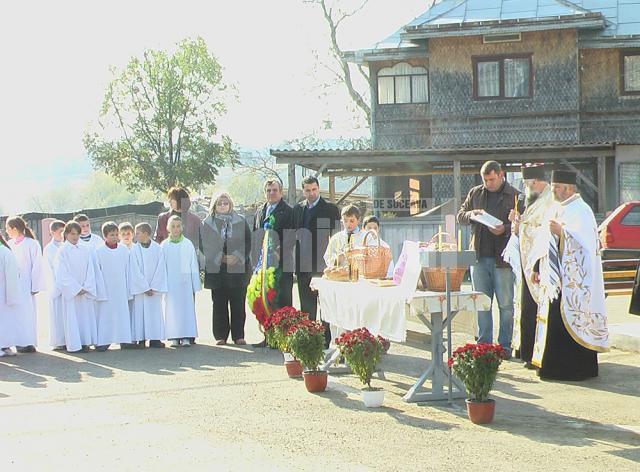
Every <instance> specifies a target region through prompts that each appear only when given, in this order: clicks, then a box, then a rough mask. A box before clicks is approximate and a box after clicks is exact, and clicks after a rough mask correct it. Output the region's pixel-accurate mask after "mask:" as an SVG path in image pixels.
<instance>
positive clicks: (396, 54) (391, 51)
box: [342, 46, 429, 64]
mask: <svg viewBox="0 0 640 472" xmlns="http://www.w3.org/2000/svg"><path fill="white" fill-rule="evenodd" d="M428 55H429V53H428V52H427V48H425V47H421V46H415V47H404V48H387V49H360V50H357V51H345V52H344V53H343V54H342V57H343V58H344V59H345V60H346V61H347V62H352V63H355V64H366V63H369V62H377V61H395V60H405V59H416V58H425V57H428Z"/></svg>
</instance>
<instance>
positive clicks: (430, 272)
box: [420, 267, 467, 292]
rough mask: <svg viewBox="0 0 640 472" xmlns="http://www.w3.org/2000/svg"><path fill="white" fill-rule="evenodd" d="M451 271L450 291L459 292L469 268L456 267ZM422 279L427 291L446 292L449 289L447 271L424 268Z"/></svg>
mask: <svg viewBox="0 0 640 472" xmlns="http://www.w3.org/2000/svg"><path fill="white" fill-rule="evenodd" d="M449 271H450V272H449V282H450V284H451V285H450V287H449V290H451V291H452V292H458V291H459V290H460V286H461V285H462V281H463V280H464V274H466V273H467V267H455V268H453V269H449ZM420 278H421V279H422V283H423V285H424V287H425V288H426V289H427V290H430V291H432V292H444V291H446V289H447V288H446V285H447V282H446V270H445V269H435V268H432V267H423V269H422V273H421V274H420Z"/></svg>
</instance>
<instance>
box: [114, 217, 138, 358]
mask: <svg viewBox="0 0 640 472" xmlns="http://www.w3.org/2000/svg"><path fill="white" fill-rule="evenodd" d="M118 240H119V241H120V244H122V245H123V246H125V247H126V248H127V249H129V251H131V248H132V247H133V225H132V224H131V223H129V222H128V221H125V222H124V223H120V224H119V225H118ZM129 318H130V320H131V339H133V343H131V344H129V343H121V344H120V349H129V348H132V349H133V348H137V347H143V346H138V344H139V343H137V342H136V340H135V337H134V336H133V334H134V331H133V299H132V298H130V299H129Z"/></svg>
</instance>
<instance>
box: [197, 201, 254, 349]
mask: <svg viewBox="0 0 640 472" xmlns="http://www.w3.org/2000/svg"><path fill="white" fill-rule="evenodd" d="M200 250H201V251H202V253H203V254H204V269H205V278H204V286H205V288H208V289H210V290H211V300H212V301H213V337H214V338H215V339H216V344H217V345H219V346H220V345H224V344H226V343H227V338H228V337H229V331H231V339H232V340H233V342H234V343H235V344H239V345H244V344H246V342H245V340H244V323H245V318H246V312H245V298H246V294H247V285H248V283H249V278H250V276H251V229H250V228H249V224H248V223H247V221H246V220H245V219H244V217H242V216H241V215H239V214H238V213H236V212H235V211H234V210H233V200H231V197H230V196H229V194H227V193H222V194H220V195H218V197H217V198H215V199H213V201H212V202H211V211H210V215H209V216H208V217H206V218H205V219H204V220H203V221H202V226H201V228H200ZM229 309H230V310H231V322H229Z"/></svg>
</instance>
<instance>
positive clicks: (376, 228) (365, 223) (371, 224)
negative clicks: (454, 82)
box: [362, 215, 395, 279]
mask: <svg viewBox="0 0 640 472" xmlns="http://www.w3.org/2000/svg"><path fill="white" fill-rule="evenodd" d="M362 227H363V228H364V231H365V236H366V232H367V231H372V232H373V235H372V236H375V237H371V238H369V239H367V246H377V245H378V239H380V246H381V247H384V248H386V249H389V251H391V247H390V246H389V244H388V243H387V242H386V241H384V240H383V239H382V238H381V237H380V220H379V219H378V218H377V217H376V216H375V215H369V216H365V218H364V220H362ZM363 243H364V237H363ZM394 269H395V264H394V263H393V254H392V255H391V260H390V261H389V266H388V267H387V275H386V277H387V278H388V279H390V278H392V277H393V270H394Z"/></svg>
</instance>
